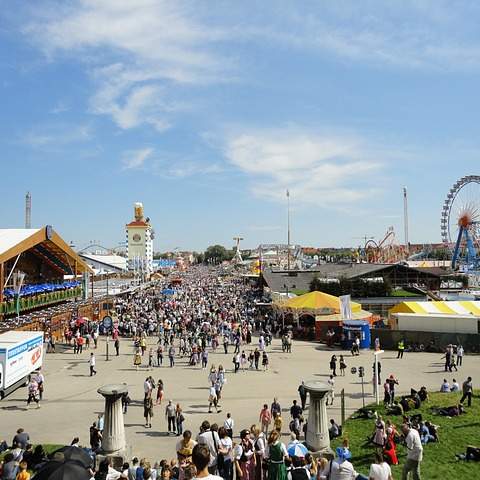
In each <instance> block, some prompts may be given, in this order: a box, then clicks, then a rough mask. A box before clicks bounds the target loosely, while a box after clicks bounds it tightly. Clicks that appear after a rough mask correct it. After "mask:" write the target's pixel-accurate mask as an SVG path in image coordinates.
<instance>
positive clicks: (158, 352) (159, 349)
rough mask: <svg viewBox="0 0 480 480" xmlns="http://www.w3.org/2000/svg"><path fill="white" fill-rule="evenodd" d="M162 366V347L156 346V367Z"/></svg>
mask: <svg viewBox="0 0 480 480" xmlns="http://www.w3.org/2000/svg"><path fill="white" fill-rule="evenodd" d="M162 365H163V347H162V345H160V344H159V345H158V347H157V367H161V366H162Z"/></svg>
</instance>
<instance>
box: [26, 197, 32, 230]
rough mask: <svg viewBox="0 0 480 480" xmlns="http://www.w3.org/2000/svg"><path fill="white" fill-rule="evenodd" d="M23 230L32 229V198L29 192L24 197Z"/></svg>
mask: <svg viewBox="0 0 480 480" xmlns="http://www.w3.org/2000/svg"><path fill="white" fill-rule="evenodd" d="M25 228H32V196H31V195H30V192H27V194H26V195H25Z"/></svg>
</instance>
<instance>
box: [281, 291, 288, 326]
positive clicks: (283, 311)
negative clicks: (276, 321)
mask: <svg viewBox="0 0 480 480" xmlns="http://www.w3.org/2000/svg"><path fill="white" fill-rule="evenodd" d="M283 288H284V289H285V296H286V298H287V299H286V301H287V302H288V285H287V284H286V283H284V284H283ZM284 333H285V310H282V335H283V334H284Z"/></svg>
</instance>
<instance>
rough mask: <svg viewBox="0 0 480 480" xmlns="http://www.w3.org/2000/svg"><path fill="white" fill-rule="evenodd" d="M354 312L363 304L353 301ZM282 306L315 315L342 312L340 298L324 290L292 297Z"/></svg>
mask: <svg viewBox="0 0 480 480" xmlns="http://www.w3.org/2000/svg"><path fill="white" fill-rule="evenodd" d="M351 306H352V313H355V312H360V311H361V310H362V306H361V305H360V304H359V303H355V302H351ZM281 308H284V309H286V310H290V311H294V312H299V311H302V312H307V313H312V314H315V315H332V314H337V313H340V299H339V298H338V297H334V296H333V295H329V294H328V293H323V292H317V291H315V292H310V293H306V294H305V295H301V296H299V297H295V298H291V299H290V300H288V301H286V302H285V303H283V305H281Z"/></svg>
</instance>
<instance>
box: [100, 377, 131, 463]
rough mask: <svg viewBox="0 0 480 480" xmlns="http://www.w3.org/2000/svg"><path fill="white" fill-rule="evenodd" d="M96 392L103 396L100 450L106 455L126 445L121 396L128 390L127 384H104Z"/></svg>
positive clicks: (122, 448)
mask: <svg viewBox="0 0 480 480" xmlns="http://www.w3.org/2000/svg"><path fill="white" fill-rule="evenodd" d="M97 392H98V393H100V395H103V396H104V397H105V415H104V417H105V421H104V422H105V423H104V426H103V438H102V451H103V452H104V453H105V454H107V455H110V454H114V453H119V452H121V451H122V450H124V449H125V445H126V443H125V426H124V424H123V411H122V400H121V398H122V395H123V394H124V393H127V392H128V388H127V384H126V383H120V384H109V385H104V386H103V387H100V388H99V389H98V390H97Z"/></svg>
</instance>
